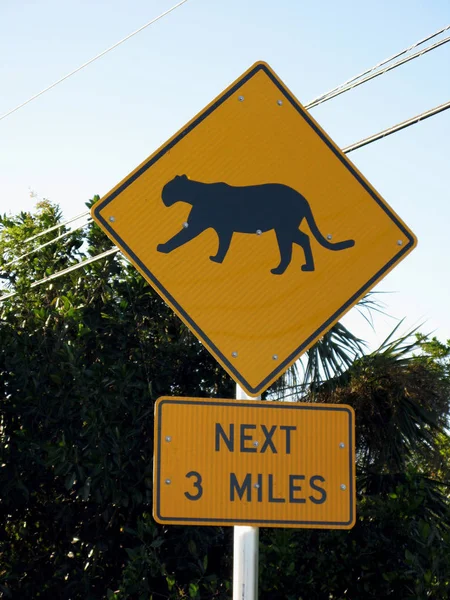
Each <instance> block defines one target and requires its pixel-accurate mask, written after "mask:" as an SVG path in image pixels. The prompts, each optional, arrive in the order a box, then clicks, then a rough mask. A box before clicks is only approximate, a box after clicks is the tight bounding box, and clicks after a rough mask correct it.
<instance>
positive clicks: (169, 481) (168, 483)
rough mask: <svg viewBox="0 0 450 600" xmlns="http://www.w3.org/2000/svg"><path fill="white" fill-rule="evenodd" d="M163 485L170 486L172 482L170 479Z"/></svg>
mask: <svg viewBox="0 0 450 600" xmlns="http://www.w3.org/2000/svg"><path fill="white" fill-rule="evenodd" d="M164 483H165V484H167V485H170V484H171V483H172V481H171V480H170V479H166V481H165V482H164Z"/></svg>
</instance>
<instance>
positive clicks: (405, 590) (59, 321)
mask: <svg viewBox="0 0 450 600" xmlns="http://www.w3.org/2000/svg"><path fill="white" fill-rule="evenodd" d="M96 200H97V198H94V199H93V200H92V201H91V203H92V202H95V201H96ZM60 219H61V215H60V211H59V209H58V207H57V206H54V205H52V204H51V203H49V202H46V201H44V202H42V203H41V204H40V205H39V206H38V208H37V211H36V213H35V214H33V215H31V214H28V213H21V214H19V215H17V216H16V217H9V216H8V217H7V216H3V217H0V251H1V252H0V254H1V257H2V258H1V259H0V264H1V275H0V277H1V278H2V280H3V288H4V291H3V294H8V293H9V292H13V291H17V292H18V294H17V295H16V296H12V297H10V298H8V299H6V300H4V301H3V302H2V303H1V304H0V319H1V320H0V517H1V520H2V523H3V529H2V531H1V533H0V597H3V598H13V599H16V598H18V599H22V598H27V599H35V598H43V599H46V598H49V599H50V598H51V599H54V598H58V599H59V598H61V599H67V600H69V599H70V600H77V599H83V600H84V599H88V600H90V599H92V600H99V599H106V598H108V599H113V600H124V599H131V600H149V599H154V600H158V599H161V598H166V599H170V600H178V599H182V598H186V599H187V598H191V599H200V600H209V599H211V598H217V599H219V600H220V599H222V600H225V599H229V598H230V597H231V581H230V579H231V571H232V556H231V552H232V529H231V528H221V527H174V526H169V527H168V526H161V525H158V524H157V523H155V522H154V521H153V519H152V516H151V510H152V506H151V504H152V460H153V405H154V401H155V399H156V398H158V397H159V396H161V395H182V396H183V395H185V396H189V395H191V396H202V397H210V396H212V397H224V398H226V397H233V396H234V384H233V382H232V381H231V380H230V378H229V377H228V376H227V375H226V374H225V373H224V371H223V370H222V369H221V367H219V366H218V365H217V364H216V362H215V361H214V360H213V359H212V357H211V356H210V355H209V353H208V352H207V351H206V350H205V349H204V347H203V346H202V345H201V344H200V343H199V342H198V341H197V340H196V339H195V338H194V337H193V336H192V335H191V334H190V333H189V331H188V330H187V329H186V328H185V326H184V325H183V324H182V323H181V322H180V321H179V319H178V318H177V317H175V316H174V315H173V313H172V311H171V310H170V309H169V308H168V307H167V306H166V305H165V304H164V303H163V302H162V301H161V300H160V299H159V297H158V296H157V295H156V294H155V293H154V292H153V291H152V290H151V288H150V287H149V286H148V285H147V284H146V283H145V282H144V281H143V279H142V278H141V276H140V275H139V274H138V273H137V272H136V271H135V269H134V268H132V267H131V266H130V265H129V264H128V263H127V262H126V261H125V260H124V259H122V258H121V257H120V255H118V254H117V255H110V256H109V257H107V258H105V259H103V260H101V261H97V262H94V263H91V264H89V265H86V266H85V267H84V268H83V269H82V270H81V269H80V270H76V271H72V272H70V273H68V274H66V275H65V276H64V277H59V278H57V279H54V280H52V281H49V282H48V283H46V284H43V285H41V286H39V287H31V284H32V282H34V281H37V280H39V279H42V278H44V277H48V276H50V275H52V274H54V273H57V272H58V271H60V270H61V269H65V268H67V267H70V266H71V265H74V264H75V263H76V262H78V261H79V260H83V259H86V258H89V257H91V256H95V255H96V254H98V253H99V252H103V251H104V250H107V249H109V248H111V243H110V242H109V240H108V239H107V238H106V237H105V236H104V235H103V234H102V233H101V232H100V230H99V229H98V228H97V227H96V226H94V225H92V224H91V225H89V227H87V228H85V229H84V230H81V231H75V232H72V233H70V232H68V230H67V229H65V228H64V227H61V226H58V224H59V223H60ZM55 225H57V228H56V229H55V230H54V231H53V232H52V233H46V234H45V235H42V236H40V237H38V238H35V239H33V240H29V241H26V240H28V238H30V237H33V236H35V235H37V234H38V233H40V232H42V231H45V230H46V229H47V228H49V227H52V226H55ZM62 233H68V235H67V236H66V237H64V238H62V239H61V240H59V241H57V242H51V240H52V239H53V236H54V235H61V234H62ZM46 242H51V243H49V244H48V245H46V246H45V247H44V248H42V249H40V250H39V251H37V252H33V250H34V249H35V248H36V247H37V246H38V245H41V244H44V243H46ZM25 253H29V254H28V255H27V256H26V257H25V258H24V260H21V261H16V262H12V261H15V259H16V258H17V257H18V256H21V255H23V254H25ZM0 293H1V292H0ZM449 357H450V348H449V346H448V345H444V344H441V343H440V342H438V341H437V340H434V339H433V340H429V339H427V338H424V337H419V338H418V340H417V341H416V343H412V342H410V341H408V340H405V339H403V340H398V341H393V340H392V339H390V340H387V342H386V344H384V345H383V346H382V347H381V348H380V349H379V350H378V352H375V353H373V354H370V355H367V356H363V355H362V345H361V342H360V340H357V339H356V338H354V337H353V336H352V335H351V333H350V332H348V331H347V330H345V328H343V327H342V326H340V325H338V326H336V327H335V328H334V329H333V331H332V332H330V334H329V335H328V336H327V337H326V338H325V339H324V340H322V341H321V342H320V343H319V345H318V346H317V347H316V348H315V349H313V350H312V351H311V352H310V354H309V363H308V365H309V366H307V368H306V373H305V379H306V380H307V382H308V384H312V387H311V385H309V386H308V387H306V386H305V384H304V383H302V384H301V385H300V386H299V387H298V388H292V384H293V383H295V378H294V379H287V382H288V383H290V384H291V389H290V390H287V391H286V390H284V391H283V394H285V395H287V394H289V393H293V392H296V393H298V390H300V391H301V394H302V395H301V396H299V399H300V398H301V399H302V400H306V401H322V402H324V401H328V402H345V403H348V404H351V405H352V406H354V408H355V410H356V415H357V434H358V436H357V456H358V521H357V524H356V526H355V527H354V528H353V529H352V530H351V531H349V532H347V531H326V530H324V531H321V530H282V529H273V530H270V529H263V530H261V550H260V552H261V581H260V590H261V598H263V599H267V600H277V599H278V598H280V599H286V600H290V599H292V600H294V599H295V600H299V599H300V598H305V599H306V598H317V599H323V600H330V599H331V598H335V599H337V598H339V599H341V600H342V599H348V600H354V599H360V598H362V599H363V598H384V597H391V596H397V597H398V598H415V599H417V600H421V599H422V598H437V599H444V598H448V597H449V595H450V594H449V581H450V564H449V557H450V548H449V543H450V541H449V531H448V524H449V523H450V514H449V491H448V482H449V473H450V466H449V465H450V460H449V457H450V443H449V438H448V435H447V432H446V428H445V427H446V426H448V423H447V421H446V415H447V414H448V400H449V385H450V383H449V382H450V378H449V369H448V365H449ZM294 375H295V374H294ZM324 379H326V380H327V381H326V382H324V381H323V380H324ZM283 385H284V386H285V385H286V381H285V382H284V384H283V383H282V384H281V385H279V386H278V387H276V388H275V389H274V390H272V395H277V394H279V393H281V391H282V390H283ZM305 392H306V395H305ZM308 394H309V395H308ZM269 395H270V394H269Z"/></svg>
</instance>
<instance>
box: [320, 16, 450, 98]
mask: <svg viewBox="0 0 450 600" xmlns="http://www.w3.org/2000/svg"><path fill="white" fill-rule="evenodd" d="M448 29H450V25H446V26H445V27H443V28H442V29H438V30H437V31H435V33H432V34H431V35H428V36H427V37H425V38H423V39H421V40H419V41H418V42H415V43H414V44H412V45H411V46H408V48H405V49H404V50H401V51H400V52H397V54H393V55H392V56H390V57H389V58H386V59H384V60H382V61H381V62H379V63H377V64H376V65H374V66H373V67H371V68H370V69H367V70H366V71H363V72H362V73H359V74H358V75H355V76H354V77H351V78H350V79H347V81H344V83H341V84H340V85H338V86H337V87H335V88H333V89H332V90H330V91H329V92H326V93H325V94H322V95H321V96H318V97H317V98H314V100H312V101H311V102H310V104H309V105H312V104H314V105H315V103H316V102H317V101H319V100H322V99H323V98H325V97H326V96H330V95H331V94H334V92H336V91H337V90H339V89H341V88H343V87H347V85H349V84H350V83H353V82H354V81H356V80H357V79H360V78H361V77H364V76H365V75H368V74H369V73H371V72H372V71H375V69H378V68H380V67H383V66H384V65H386V64H387V63H389V62H392V61H393V60H395V59H396V58H398V57H399V56H402V55H403V54H406V53H407V52H410V50H413V49H414V48H417V47H418V46H421V45H422V44H424V43H425V42H428V41H430V40H431V39H433V38H435V37H437V36H438V35H441V33H444V31H447V30H448ZM333 97H334V96H333Z"/></svg>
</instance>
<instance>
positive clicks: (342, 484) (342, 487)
mask: <svg viewBox="0 0 450 600" xmlns="http://www.w3.org/2000/svg"><path fill="white" fill-rule="evenodd" d="M346 489H347V486H346V485H345V483H341V490H342V491H345V490H346Z"/></svg>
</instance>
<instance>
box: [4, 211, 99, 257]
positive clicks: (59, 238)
mask: <svg viewBox="0 0 450 600" xmlns="http://www.w3.org/2000/svg"><path fill="white" fill-rule="evenodd" d="M91 221H92V219H89V220H88V221H86V223H83V224H82V225H78V226H77V227H74V228H73V229H70V230H69V231H66V232H65V233H62V234H61V235H58V236H57V237H55V238H52V239H51V240H50V241H49V242H45V244H41V245H40V246H37V247H36V248H33V250H30V251H29V252H26V253H25V254H22V255H21V256H18V257H17V258H15V259H14V260H11V261H9V262H7V263H5V264H4V265H3V267H9V266H11V265H14V264H15V263H17V262H19V261H21V260H22V259H23V258H26V257H27V256H30V255H31V254H34V253H35V252H38V250H42V248H45V247H46V246H50V244H53V243H54V242H57V241H58V240H61V239H62V238H65V237H67V236H68V235H71V234H72V233H73V232H74V231H77V230H78V229H83V227H86V225H88V224H89V223H90V222H91ZM59 227H60V225H59Z"/></svg>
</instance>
